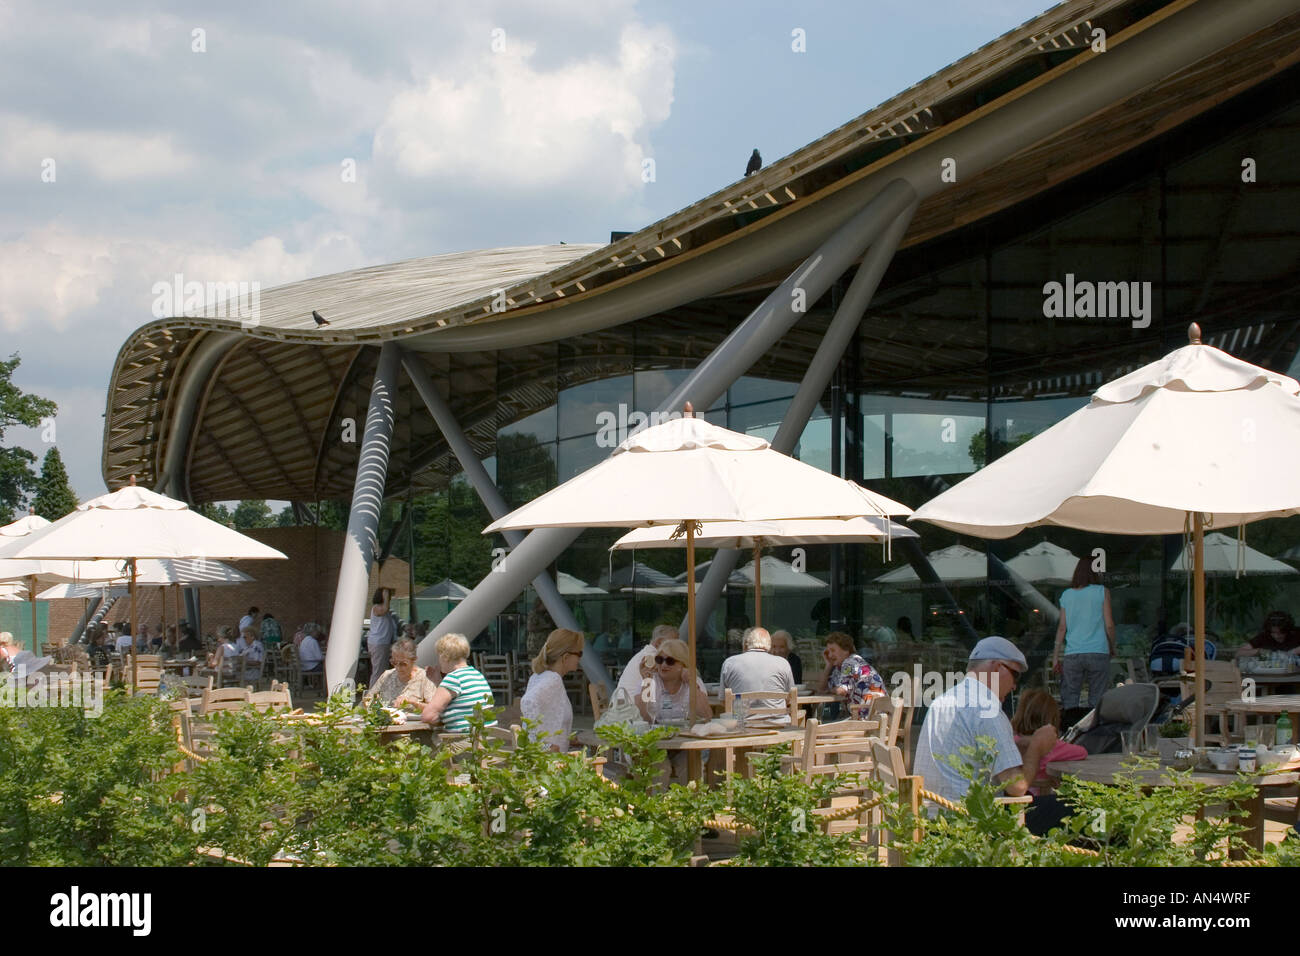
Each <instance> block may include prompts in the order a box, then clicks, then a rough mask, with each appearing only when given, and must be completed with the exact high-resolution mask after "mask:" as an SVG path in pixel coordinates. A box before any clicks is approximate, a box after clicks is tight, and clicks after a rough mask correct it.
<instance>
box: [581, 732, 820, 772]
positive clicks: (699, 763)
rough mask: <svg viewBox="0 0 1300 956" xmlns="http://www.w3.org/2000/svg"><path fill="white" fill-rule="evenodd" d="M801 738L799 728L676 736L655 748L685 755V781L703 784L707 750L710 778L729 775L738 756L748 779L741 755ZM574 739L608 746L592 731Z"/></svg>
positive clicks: (583, 742) (746, 763) (661, 742)
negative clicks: (729, 734)
mask: <svg viewBox="0 0 1300 956" xmlns="http://www.w3.org/2000/svg"><path fill="white" fill-rule="evenodd" d="M803 735H804V732H803V728H802V727H795V728H792V729H789V730H768V731H765V732H763V733H761V734H749V735H746V736H743V737H741V736H736V737H699V738H697V737H683V736H681V735H677V736H674V737H669V738H668V739H667V740H661V741H659V747H660V748H662V749H663V750H666V751H668V753H670V754H672V753H685V754H686V777H687V779H688V780H695V781H699V782H700V783H701V784H703V783H704V782H705V778H704V760H703V756H704V751H706V750H707V751H709V769H710V771H711V776H713V775H716V774H719V773H730V772H731V771H732V770H733V769H734V768H735V767H736V766H737V759H736V758H737V756H740V757H742V759H741V760H740V761H739V766H740V771H741V773H742V774H744V775H745V776H749V761H748V760H745V759H743V755H745V754H747V753H750V752H751V751H754V750H765V749H767V748H768V747H775V746H777V745H779V744H788V743H792V742H794V741H796V740H802V739H803ZM577 737H578V742H579V743H581V744H582V745H583V746H586V747H608V746H609V744H607V743H605V741H603V740H601V738H600V737H599V736H598V735H597V734H596V732H595V731H594V730H580V731H578V734H577Z"/></svg>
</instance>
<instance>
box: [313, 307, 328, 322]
mask: <svg viewBox="0 0 1300 956" xmlns="http://www.w3.org/2000/svg"><path fill="white" fill-rule="evenodd" d="M311 317H312V318H313V319H315V320H316V324H317V325H329V322H328V321H326V319H325V316H323V315H321V314H320V313H319V312H317V311H316V310H315V309H312V310H311Z"/></svg>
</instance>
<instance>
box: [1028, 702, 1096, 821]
mask: <svg viewBox="0 0 1300 956" xmlns="http://www.w3.org/2000/svg"><path fill="white" fill-rule="evenodd" d="M1060 723H1061V705H1060V704H1058V703H1057V702H1056V699H1055V698H1054V697H1052V695H1051V694H1049V693H1048V692H1047V691H1045V690H1027V691H1025V692H1024V693H1023V694H1021V695H1020V704H1019V706H1017V707H1016V715H1015V716H1014V717H1012V718H1011V729H1012V730H1014V731H1015V732H1016V738H1015V739H1016V746H1017V747H1019V748H1020V753H1021V756H1023V755H1024V753H1025V750H1026V748H1027V747H1028V746H1029V738H1030V737H1032V736H1033V735H1034V731H1036V730H1037V729H1038V728H1039V727H1055V728H1056V731H1057V733H1058V734H1059V733H1060V730H1061V727H1060ZM1087 756H1088V751H1086V750H1085V749H1083V748H1082V747H1080V746H1079V745H1078V744H1070V743H1066V742H1065V741H1064V740H1059V739H1058V740H1057V741H1056V746H1055V747H1053V748H1052V749H1051V750H1050V751H1048V753H1047V755H1046V756H1044V757H1043V759H1042V761H1041V762H1040V764H1039V765H1038V766H1037V767H1034V768H1032V769H1033V771H1034V779H1032V780H1030V781H1029V792H1030V793H1031V794H1033V795H1034V796H1035V797H1037V796H1039V795H1040V794H1043V793H1049V792H1051V791H1052V790H1054V789H1056V780H1055V779H1054V778H1052V777H1049V776H1048V775H1047V765H1048V764H1049V763H1052V762H1053V761H1057V760H1084V759H1086V758H1087ZM1025 769H1026V770H1029V769H1030V768H1028V767H1027V768H1025Z"/></svg>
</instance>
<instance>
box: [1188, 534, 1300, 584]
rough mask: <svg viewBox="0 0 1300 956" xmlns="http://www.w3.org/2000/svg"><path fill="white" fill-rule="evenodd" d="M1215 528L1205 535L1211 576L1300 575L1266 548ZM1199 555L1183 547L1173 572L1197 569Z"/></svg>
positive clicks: (1207, 570) (1206, 570) (1209, 574)
mask: <svg viewBox="0 0 1300 956" xmlns="http://www.w3.org/2000/svg"><path fill="white" fill-rule="evenodd" d="M1238 540H1239V539H1237V538H1233V537H1230V536H1228V535H1226V534H1223V533H1221V532H1218V531H1215V532H1212V533H1210V534H1207V535H1206V536H1205V573H1206V575H1207V576H1216V577H1225V576H1227V575H1229V574H1231V575H1234V576H1235V575H1236V574H1237V573H1238V572H1240V573H1242V574H1300V571H1296V569H1295V568H1293V567H1291V565H1289V564H1283V563H1282V562H1281V561H1278V560H1276V559H1275V558H1270V557H1269V556H1268V555H1267V554H1265V553H1264V552H1263V551H1257V550H1256V549H1254V548H1252V547H1250V545H1248V544H1245V543H1244V542H1241V543H1240V545H1239V544H1238ZM1194 565H1195V555H1193V554H1192V551H1191V549H1190V548H1183V550H1182V552H1181V553H1180V554H1179V555H1178V557H1177V558H1176V559H1175V560H1174V564H1173V567H1172V568H1171V569H1170V570H1172V571H1177V572H1179V573H1181V574H1186V573H1187V572H1188V571H1191V570H1193V567H1194Z"/></svg>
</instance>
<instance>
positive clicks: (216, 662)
mask: <svg viewBox="0 0 1300 956" xmlns="http://www.w3.org/2000/svg"><path fill="white" fill-rule="evenodd" d="M238 654H239V649H238V648H237V647H236V646H235V635H234V631H233V629H232V628H231V626H230V625H229V624H222V625H221V626H220V627H219V628H217V646H216V647H215V648H213V650H212V653H211V654H209V655H208V667H210V668H212V669H213V670H216V671H221V672H222V674H224V675H226V676H230V675H231V669H230V662H231V661H232V660H234V658H235V657H236V656H237V655H238Z"/></svg>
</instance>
